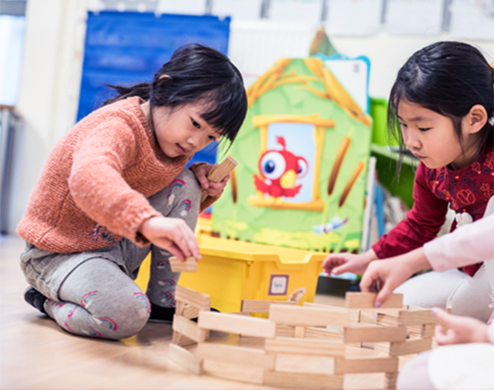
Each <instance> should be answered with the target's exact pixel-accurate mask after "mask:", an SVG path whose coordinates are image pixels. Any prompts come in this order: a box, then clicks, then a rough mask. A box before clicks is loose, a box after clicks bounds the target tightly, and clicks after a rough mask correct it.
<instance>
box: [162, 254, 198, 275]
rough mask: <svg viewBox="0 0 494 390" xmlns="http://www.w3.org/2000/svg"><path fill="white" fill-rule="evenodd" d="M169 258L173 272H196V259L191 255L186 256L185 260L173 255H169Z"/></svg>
mask: <svg viewBox="0 0 494 390" xmlns="http://www.w3.org/2000/svg"><path fill="white" fill-rule="evenodd" d="M169 260H170V267H171V269H172V271H173V272H197V261H196V258H195V257H193V256H189V257H186V258H185V261H181V260H179V259H178V258H177V257H175V256H172V257H170V258H169Z"/></svg>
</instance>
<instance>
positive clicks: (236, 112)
mask: <svg viewBox="0 0 494 390" xmlns="http://www.w3.org/2000/svg"><path fill="white" fill-rule="evenodd" d="M110 87H112V88H114V89H115V90H116V91H117V95H116V96H114V97H112V98H110V99H108V100H106V101H105V102H104V103H103V105H106V104H110V103H113V102H116V101H119V100H122V99H126V98H128V97H131V96H139V97H141V98H142V99H144V100H149V102H150V108H151V110H152V109H153V107H162V106H164V107H169V108H171V109H174V108H178V107H181V106H183V105H186V104H193V103H199V102H205V103H206V104H205V107H206V108H205V111H204V112H203V113H202V114H201V117H202V119H204V120H205V121H206V122H207V123H208V124H209V125H210V126H212V127H213V128H215V129H217V130H218V132H219V133H220V134H221V135H223V136H225V137H226V138H228V139H229V140H230V141H231V142H233V140H234V139H235V137H236V136H237V134H238V131H239V129H240V126H241V125H242V122H243V120H244V118H245V115H246V113H247V95H246V93H245V88H244V84H243V80H242V75H241V74H240V72H239V71H238V69H237V68H236V67H235V66H234V65H233V64H232V63H231V62H230V60H229V59H228V57H226V56H225V55H224V54H222V53H220V52H219V51H217V50H215V49H212V48H210V47H207V46H202V45H199V44H188V45H184V46H182V47H180V48H179V49H177V50H176V51H175V52H174V53H173V55H172V57H171V58H170V61H168V62H167V63H165V64H164V65H163V66H162V67H161V69H159V70H158V72H156V74H155V75H154V78H153V81H152V83H140V84H137V85H134V86H132V87H123V86H111V85H110ZM151 118H152V116H151Z"/></svg>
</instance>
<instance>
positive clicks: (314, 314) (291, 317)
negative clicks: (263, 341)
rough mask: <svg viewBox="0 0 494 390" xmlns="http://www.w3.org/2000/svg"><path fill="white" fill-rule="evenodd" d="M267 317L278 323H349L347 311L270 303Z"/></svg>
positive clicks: (297, 324) (312, 324)
mask: <svg viewBox="0 0 494 390" xmlns="http://www.w3.org/2000/svg"><path fill="white" fill-rule="evenodd" d="M269 319H270V320H271V321H274V322H276V323H278V324H285V325H295V326H326V325H328V324H331V325H334V326H345V325H348V323H349V313H348V312H347V313H342V312H333V311H330V310H326V309H320V308H316V307H307V306H302V307H298V306H293V307H291V306H286V305H271V308H270V309H269Z"/></svg>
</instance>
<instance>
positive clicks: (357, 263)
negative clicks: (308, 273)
mask: <svg viewBox="0 0 494 390" xmlns="http://www.w3.org/2000/svg"><path fill="white" fill-rule="evenodd" d="M372 254H373V256H374V258H372V257H373V256H372ZM376 257H377V256H376V255H375V253H374V251H372V250H371V251H369V252H367V253H364V254H362V255H354V254H352V253H333V254H332V255H329V256H327V257H326V258H325V259H324V261H323V263H322V268H323V269H324V271H325V272H326V273H327V274H328V275H331V274H334V275H341V274H343V273H345V272H352V273H354V274H359V275H360V274H363V273H364V272H365V270H366V269H367V266H368V265H369V263H370V262H371V261H372V260H373V259H375V258H376Z"/></svg>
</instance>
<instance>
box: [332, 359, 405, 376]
mask: <svg viewBox="0 0 494 390" xmlns="http://www.w3.org/2000/svg"><path fill="white" fill-rule="evenodd" d="M398 362H399V360H398V358H396V357H389V358H381V357H373V358H358V359H344V358H335V360H334V373H335V374H360V373H362V374H364V373H371V372H398Z"/></svg>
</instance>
